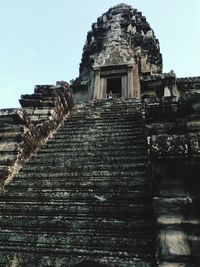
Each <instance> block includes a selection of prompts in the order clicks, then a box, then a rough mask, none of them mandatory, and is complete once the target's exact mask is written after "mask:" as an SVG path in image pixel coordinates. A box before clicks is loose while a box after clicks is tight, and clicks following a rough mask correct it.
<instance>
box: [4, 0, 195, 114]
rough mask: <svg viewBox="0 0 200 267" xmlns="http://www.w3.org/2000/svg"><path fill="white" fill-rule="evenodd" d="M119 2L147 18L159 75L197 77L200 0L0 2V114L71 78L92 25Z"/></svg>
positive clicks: (41, 0) (77, 66) (23, 0)
mask: <svg viewBox="0 0 200 267" xmlns="http://www.w3.org/2000/svg"><path fill="white" fill-rule="evenodd" d="M121 2H123V3H126V4H129V5H131V6H133V7H134V8H137V9H138V10H139V11H141V12H142V13H143V15H144V16H146V18H147V21H148V22H149V23H150V25H151V27H152V28H153V30H154V32H155V35H156V37H157V38H158V39H159V41H160V48H161V53H162V55H163V71H164V72H169V71H170V70H171V69H173V70H174V71H175V73H176V75H177V76H178V77H186V76H187V77H189V76H200V17H199V14H200V1H199V0H127V1H125V0H124V1H120V0H0V109H1V108H14V107H16V108H17V107H20V105H19V102H18V99H19V98H20V96H21V94H32V93H33V91H34V86H35V85H36V84H55V83H56V81H60V80H65V81H68V82H69V81H70V80H72V79H74V78H76V77H77V76H78V71H79V64H80V61H81V55H82V49H83V45H84V43H85V40H86V34H87V32H88V31H89V30H90V29H91V25H92V23H93V22H96V20H97V17H99V16H101V15H102V14H103V13H104V12H106V11H107V10H108V9H109V8H110V7H112V6H114V5H116V4H119V3H121Z"/></svg>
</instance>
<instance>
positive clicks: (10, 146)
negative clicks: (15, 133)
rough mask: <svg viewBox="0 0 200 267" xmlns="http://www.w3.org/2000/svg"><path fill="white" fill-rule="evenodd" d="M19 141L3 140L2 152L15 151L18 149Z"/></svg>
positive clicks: (0, 147) (0, 145) (1, 144)
mask: <svg viewBox="0 0 200 267" xmlns="http://www.w3.org/2000/svg"><path fill="white" fill-rule="evenodd" d="M18 148H19V147H18V143H16V142H1V143H0V152H14V151H17V150H18Z"/></svg>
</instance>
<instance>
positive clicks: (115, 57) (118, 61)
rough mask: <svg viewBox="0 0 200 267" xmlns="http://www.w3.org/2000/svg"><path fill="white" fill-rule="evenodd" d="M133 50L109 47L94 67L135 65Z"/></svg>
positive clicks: (100, 55)
mask: <svg viewBox="0 0 200 267" xmlns="http://www.w3.org/2000/svg"><path fill="white" fill-rule="evenodd" d="M134 63H135V61H134V58H133V49H132V48H131V47H127V46H125V45H122V46H116V47H114V49H113V47H112V46H108V47H106V48H105V49H104V50H103V51H102V52H101V53H100V54H99V56H98V57H97V58H96V60H95V63H94V67H102V66H110V65H124V64H126V65H129V64H134Z"/></svg>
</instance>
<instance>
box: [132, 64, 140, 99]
mask: <svg viewBox="0 0 200 267" xmlns="http://www.w3.org/2000/svg"><path fill="white" fill-rule="evenodd" d="M133 97H134V98H137V99H140V98H141V89H140V78H139V74H138V64H135V65H134V66H133Z"/></svg>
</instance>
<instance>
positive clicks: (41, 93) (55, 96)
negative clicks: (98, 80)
mask: <svg viewBox="0 0 200 267" xmlns="http://www.w3.org/2000/svg"><path fill="white" fill-rule="evenodd" d="M20 103H21V106H22V108H21V109H4V110H0V187H1V189H2V188H3V187H4V184H5V183H7V182H8V181H9V180H10V179H12V177H13V176H14V175H15V174H16V172H17V171H18V170H19V169H20V168H21V166H22V165H23V163H24V162H25V161H26V159H28V158H29V157H30V156H31V155H32V154H33V153H34V152H36V150H37V149H38V148H39V147H40V146H41V145H42V144H44V143H45V142H46V140H47V138H49V137H50V136H51V134H52V133H53V131H54V130H55V129H56V128H57V127H58V125H59V124H60V123H61V122H62V120H63V119H64V117H65V116H66V115H67V114H68V113H69V111H70V110H71V109H72V107H73V105H74V104H73V98H72V94H71V93H70V91H69V87H68V86H66V84H62V83H58V84H57V86H52V85H42V86H40V85H39V86H36V87H35V91H34V94H31V95H22V96H21V99H20Z"/></svg>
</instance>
